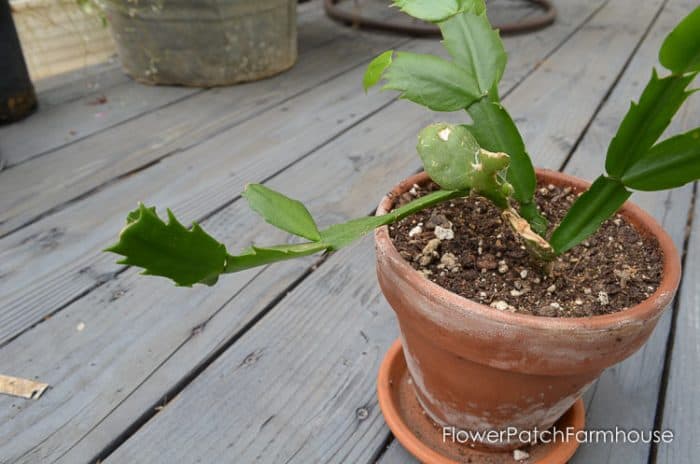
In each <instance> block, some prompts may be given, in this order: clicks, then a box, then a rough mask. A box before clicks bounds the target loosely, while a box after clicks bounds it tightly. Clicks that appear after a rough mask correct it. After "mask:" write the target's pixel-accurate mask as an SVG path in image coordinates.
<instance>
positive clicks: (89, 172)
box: [0, 1, 601, 237]
mask: <svg viewBox="0 0 700 464" xmlns="http://www.w3.org/2000/svg"><path fill="white" fill-rule="evenodd" d="M600 3H601V2H600V1H598V2H596V3H594V5H598V4H600ZM590 11H591V7H590V6H586V5H583V6H577V5H566V7H565V8H564V11H563V13H564V14H565V16H563V18H564V19H563V20H562V21H560V22H559V23H558V24H556V25H555V26H553V27H552V28H550V29H549V30H548V31H547V32H546V34H547V35H545V37H548V38H551V39H550V40H551V41H552V42H551V43H552V47H553V46H555V45H556V44H557V43H558V41H560V40H561V38H562V37H564V35H565V34H568V33H571V30H572V27H571V24H579V23H580V22H581V21H582V17H585V16H586V15H587V14H589V13H590ZM569 18H571V19H569ZM317 23H321V24H322V25H323V27H319V26H318V25H317V24H316V23H312V26H313V28H310V27H303V28H300V31H299V34H300V42H301V48H302V50H301V57H300V61H299V63H298V64H297V65H296V66H295V68H293V69H292V70H291V71H289V72H287V73H285V74H283V75H280V76H277V77H276V78H273V79H268V80H265V81H262V82H257V83H254V84H249V85H245V86H235V87H231V88H227V89H219V90H216V91H212V92H205V93H203V94H198V95H196V96H193V97H191V98H188V99H187V100H186V101H184V102H181V104H178V105H172V106H169V107H166V108H162V109H161V110H159V111H157V112H153V113H148V114H145V115H144V116H142V117H140V118H136V119H134V120H132V121H129V122H128V123H125V124H122V125H120V126H118V127H115V128H114V129H112V130H110V131H107V132H102V133H100V134H97V135H96V136H94V137H89V138H87V139H85V140H83V141H81V142H77V143H75V144H73V145H71V146H69V147H66V148H64V149H61V150H56V151H54V152H53V153H51V154H49V155H47V156H44V157H42V158H41V159H36V160H33V161H29V162H27V163H25V164H23V165H20V166H16V167H15V168H14V171H13V172H12V173H10V172H6V173H4V174H2V173H0V237H1V236H3V235H5V234H8V233H9V232H10V231H13V230H16V229H17V228H19V227H21V226H23V225H26V224H28V223H30V222H31V221H34V220H36V219H37V218H39V217H41V215H43V214H46V213H47V212H49V211H56V210H57V209H59V208H60V207H61V206H62V205H65V204H68V203H69V202H70V201H71V200H74V199H76V198H78V197H80V196H81V195H84V194H86V193H87V192H89V191H91V190H93V189H95V188H98V187H99V186H100V185H103V184H104V183H106V182H109V181H111V180H113V179H116V178H118V177H119V176H122V175H125V174H127V173H130V172H134V171H136V170H138V169H140V168H142V167H143V166H147V165H149V164H150V163H153V162H156V161H157V160H159V159H162V158H163V157H166V156H169V155H171V154H173V153H176V152H177V151H179V150H183V149H186V148H188V147H191V146H193V145H196V144H197V143H199V142H201V141H203V140H206V139H207V138H208V137H211V136H212V135H213V134H216V133H218V132H220V131H222V130H225V129H227V128H230V127H232V126H234V125H235V124H237V123H240V122H241V121H243V120H245V118H246V117H250V115H252V114H255V113H258V112H260V111H262V110H264V109H266V108H270V107H272V106H274V105H275V104H278V103H279V101H281V100H282V99H284V98H289V97H291V96H293V95H294V94H295V93H299V92H302V91H304V90H308V89H309V88H312V87H313V86H314V85H315V84H317V83H318V82H322V81H323V80H324V79H328V78H330V77H332V75H334V73H335V74H338V73H339V72H342V68H341V69H339V68H340V66H341V65H340V63H350V60H349V57H348V56H347V54H348V53H350V52H353V51H354V52H357V53H358V56H362V57H363V58H366V55H365V54H360V50H358V49H359V48H361V47H362V46H363V45H364V46H366V47H368V48H369V47H372V49H373V50H375V51H381V50H382V49H383V48H388V47H391V46H395V45H396V44H398V43H400V42H401V41H400V40H399V39H398V38H396V37H386V36H382V35H376V34H361V33H353V32H352V31H349V30H346V29H345V28H343V27H340V26H337V25H335V24H334V23H331V22H330V20H324V19H319V20H318V21H317ZM338 28H340V31H341V32H342V34H343V35H341V34H339V33H338V32H337V30H338ZM308 36H318V37H317V38H316V42H320V41H321V40H322V38H323V37H325V38H326V40H327V41H328V40H329V38H330V37H333V38H335V40H332V41H331V43H328V44H327V45H326V46H327V47H329V49H328V50H315V49H314V50H312V51H311V52H310V53H308V55H310V56H304V49H308V48H312V47H310V46H309V45H305V43H306V41H308V40H309V38H308ZM340 37H343V39H342V40H340ZM506 45H507V47H508V48H509V49H513V46H514V45H515V41H507V42H506ZM375 47H376V48H375ZM541 47H542V44H541V43H537V42H536V41H535V40H534V37H533V36H527V37H523V38H521V40H520V41H519V42H518V47H517V49H518V51H519V53H518V54H517V55H516V56H514V57H513V58H512V59H511V62H510V66H509V71H508V74H507V75H506V77H505V79H504V82H503V83H502V88H503V89H504V90H507V89H509V88H511V87H512V85H513V83H514V82H517V81H519V80H520V79H522V77H523V76H524V75H525V74H526V73H528V72H531V71H532V69H533V66H532V64H533V63H532V62H530V61H527V60H523V59H522V58H521V57H527V56H529V55H530V49H533V50H534V51H536V50H537V49H538V48H541ZM369 55H371V53H369ZM310 76H313V77H312V78H310ZM134 85H136V84H134ZM203 107H205V108H207V111H206V112H203V111H201V108H203ZM142 127H148V128H149V130H148V131H143V130H140V128H142ZM76 165H79V166H81V169H78V170H76V169H74V166H76Z"/></svg>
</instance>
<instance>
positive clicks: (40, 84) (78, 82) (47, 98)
mask: <svg viewBox="0 0 700 464" xmlns="http://www.w3.org/2000/svg"><path fill="white" fill-rule="evenodd" d="M127 81H129V76H127V75H126V74H124V72H122V70H121V68H120V65H119V61H118V60H117V59H116V57H115V58H113V59H111V60H109V61H105V62H104V63H100V64H95V65H92V66H87V67H85V68H83V69H81V70H79V71H74V72H70V73H66V74H59V75H57V76H52V77H49V78H46V79H41V80H39V81H37V82H35V83H34V88H35V90H36V93H37V98H38V100H39V104H40V105H41V106H42V107H44V108H48V107H51V106H57V105H61V104H64V103H67V102H70V101H73V100H77V99H80V98H85V97H87V96H90V95H95V94H97V95H100V93H101V92H105V91H107V90H108V89H110V88H112V87H114V86H115V85H118V84H122V83H124V82H127ZM97 95H96V96H97Z"/></svg>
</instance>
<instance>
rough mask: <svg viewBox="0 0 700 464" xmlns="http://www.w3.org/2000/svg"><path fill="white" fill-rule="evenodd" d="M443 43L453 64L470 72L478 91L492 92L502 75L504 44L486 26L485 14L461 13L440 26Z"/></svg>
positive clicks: (496, 34) (504, 54)
mask: <svg viewBox="0 0 700 464" xmlns="http://www.w3.org/2000/svg"><path fill="white" fill-rule="evenodd" d="M440 30H441V31H442V36H443V37H444V41H443V44H444V46H445V48H446V49H447V51H448V52H449V53H450V55H451V56H452V58H453V59H454V63H455V64H457V65H459V66H461V67H463V68H465V69H469V70H470V72H471V73H472V74H473V75H474V76H475V77H476V80H477V83H478V85H479V90H480V91H481V92H482V93H486V92H488V91H489V90H491V89H495V88H497V86H498V83H499V82H500V80H501V77H502V76H503V72H504V70H505V68H506V62H507V60H508V57H507V55H506V51H505V48H504V47H503V41H501V38H500V37H499V36H498V31H496V30H494V29H493V28H492V27H491V24H490V23H489V20H488V18H487V17H486V13H485V12H484V13H481V14H478V15H476V14H473V13H460V14H457V15H454V16H453V17H451V18H450V19H448V20H446V21H444V22H442V23H440Z"/></svg>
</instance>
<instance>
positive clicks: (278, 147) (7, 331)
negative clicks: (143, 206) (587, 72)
mask: <svg viewBox="0 0 700 464" xmlns="http://www.w3.org/2000/svg"><path fill="white" fill-rule="evenodd" d="M372 50H373V49H367V48H364V47H360V48H359V49H358V50H356V51H355V52H353V51H352V49H349V50H346V51H345V52H344V53H345V55H346V56H347V59H348V60H349V61H350V64H349V65H348V67H347V68H345V69H346V72H345V74H342V75H340V76H337V78H336V79H334V80H332V81H328V82H325V83H322V84H321V85H318V86H316V87H315V88H313V89H311V90H310V91H309V92H305V93H303V94H300V95H298V96H296V97H293V98H292V99H290V100H288V101H287V102H286V103H285V105H284V106H278V107H276V108H273V109H270V110H268V111H265V112H263V113H262V114H260V115H257V116H255V117H253V118H252V119H248V120H246V121H244V122H242V123H241V124H239V125H237V126H235V127H233V128H232V129H230V130H228V131H225V132H223V133H220V134H218V135H217V136H214V137H212V138H209V139H208V140H206V141H205V142H204V143H202V144H200V145H196V146H194V147H192V148H191V149H188V150H186V151H184V152H181V153H178V154H177V155H176V156H172V157H169V158H167V159H166V160H163V161H162V162H160V163H159V164H157V165H154V166H151V167H150V168H148V169H146V170H145V171H141V172H139V173H137V174H135V175H132V176H129V177H127V178H125V179H123V180H122V181H121V182H117V183H115V184H113V185H110V186H108V187H107V188H106V189H102V190H100V191H99V192H96V193H95V194H93V195H90V196H89V197H87V198H85V199H83V200H81V201H79V202H76V203H73V204H71V205H70V206H69V207H67V208H65V209H63V210H61V211H60V212H59V213H57V214H54V215H50V216H48V217H46V218H45V219H42V220H41V221H38V222H36V223H34V224H32V225H31V226H29V227H26V228H23V229H21V230H20V231H18V232H17V233H15V234H12V235H9V236H6V237H4V238H3V239H0V262H1V263H2V264H1V265H0V269H1V270H0V274H4V276H2V277H0V289H3V291H0V308H2V309H1V310H0V343H1V342H2V341H5V340H7V339H8V338H9V337H12V336H14V335H15V334H16V333H18V331H21V330H24V329H25V328H26V327H29V326H30V325H31V324H33V323H35V322H36V321H39V320H41V318H42V317H44V316H45V315H47V314H51V313H52V312H53V311H55V310H56V309H57V308H59V307H61V305H64V304H66V303H67V302H69V301H71V300H72V299H74V298H76V297H78V296H79V295H81V294H82V293H83V292H85V291H87V290H89V289H91V288H93V287H94V286H95V285H96V284H100V283H101V282H103V281H104V279H108V278H110V277H111V273H113V272H115V271H117V270H118V269H119V268H120V267H119V266H115V265H114V264H113V258H112V257H108V256H106V255H104V254H102V253H100V252H99V250H101V249H102V248H104V246H105V244H108V243H109V242H110V241H112V240H113V239H114V237H115V235H114V234H115V231H117V230H119V228H121V225H122V221H123V218H121V217H120V216H123V215H124V212H125V211H129V210H130V209H132V208H133V207H134V205H136V203H137V202H138V201H140V200H143V201H148V202H151V203H159V204H164V203H165V204H168V205H171V206H172V207H174V210H175V211H178V212H179V214H182V215H183V217H184V218H186V220H187V221H191V220H195V219H198V218H201V217H203V216H205V215H206V214H207V213H208V212H211V211H214V210H216V209H217V208H219V207H221V206H222V205H225V204H226V203H227V202H229V201H231V200H232V199H233V198H235V197H236V195H237V194H238V193H239V192H240V191H241V190H242V189H243V186H244V185H245V182H247V181H254V180H255V179H257V180H262V179H265V178H266V177H268V176H270V175H272V174H274V173H275V172H277V171H278V170H280V169H283V168H284V166H286V165H288V164H289V163H293V162H295V161H296V160H297V159H299V158H300V157H303V156H304V155H305V154H307V153H309V152H310V151H312V150H314V149H315V148H317V147H318V146H320V145H322V144H324V143H325V142H326V141H328V140H330V139H332V138H333V137H334V136H335V134H338V133H340V132H342V131H344V130H347V128H349V127H351V126H352V125H353V124H356V123H357V122H358V121H360V120H361V119H362V118H364V117H366V116H367V115H368V114H369V113H371V112H373V111H377V110H378V109H380V108H381V107H382V105H384V104H386V103H387V102H389V101H391V99H392V98H393V96H391V95H390V94H387V93H385V94H381V95H379V96H377V97H376V98H372V99H368V98H367V97H366V96H365V95H364V94H362V93H361V92H358V90H357V86H356V83H357V82H360V81H361V76H362V72H363V69H362V63H363V62H365V61H366V60H368V59H369V57H370V56H371V53H372ZM355 53H358V54H359V55H355ZM360 56H362V57H363V58H360ZM329 61H330V60H329ZM318 63H319V65H320V64H321V63H323V59H322V57H319V58H318ZM351 65H352V66H353V67H351ZM348 68H349V69H348ZM251 134H265V135H264V136H262V137H250V135H251ZM201 179H207V182H206V183H203V182H201ZM32 263H36V264H32ZM31 265H36V266H37V267H36V268H34V269H31V268H30V266H31ZM37 269H41V272H40V274H41V275H42V277H41V278H39V279H37V278H38V277H39V275H38V274H39V273H37ZM86 269H87V270H86ZM59 270H60V271H59ZM35 285H36V287H35ZM38 301H41V302H42V304H41V305H39V304H37V302H38Z"/></svg>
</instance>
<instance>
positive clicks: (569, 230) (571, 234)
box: [549, 176, 631, 254]
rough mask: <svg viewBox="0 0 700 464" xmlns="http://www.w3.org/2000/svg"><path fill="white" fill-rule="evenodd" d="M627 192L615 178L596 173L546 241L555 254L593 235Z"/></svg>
mask: <svg viewBox="0 0 700 464" xmlns="http://www.w3.org/2000/svg"><path fill="white" fill-rule="evenodd" d="M630 195H631V192H630V191H629V190H627V189H625V186H624V185H622V183H621V182H620V181H618V180H615V179H611V178H609V177H605V176H600V177H598V179H596V181H595V182H593V184H592V185H591V187H590V188H589V189H588V190H587V191H586V192H584V193H583V195H581V196H580V197H578V199H577V200H576V202H574V204H573V206H572V207H571V209H570V210H569V211H568V213H567V214H566V216H565V217H564V219H563V220H562V222H561V224H559V226H558V227H557V228H556V229H555V230H554V232H553V233H552V238H551V239H550V240H549V243H550V244H551V245H552V247H553V248H554V249H555V250H556V252H557V253H558V254H561V253H564V252H565V251H567V250H569V249H571V248H573V247H574V246H576V245H578V244H579V243H581V242H582V241H583V240H585V239H586V238H588V237H589V236H590V235H591V234H593V233H594V232H595V231H596V230H598V228H599V227H600V225H601V224H602V223H603V221H605V220H606V219H608V218H609V217H610V216H612V215H613V214H615V212H616V211H617V210H618V209H620V207H621V206H622V204H623V203H624V202H625V201H627V199H628V198H629V196H630Z"/></svg>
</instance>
